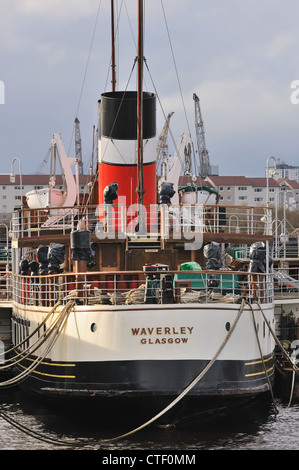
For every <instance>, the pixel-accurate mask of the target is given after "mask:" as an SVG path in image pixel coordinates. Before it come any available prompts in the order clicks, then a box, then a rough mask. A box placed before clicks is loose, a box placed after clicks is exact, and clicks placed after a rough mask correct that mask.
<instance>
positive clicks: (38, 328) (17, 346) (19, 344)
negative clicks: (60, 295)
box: [0, 300, 61, 370]
mask: <svg viewBox="0 0 299 470" xmlns="http://www.w3.org/2000/svg"><path fill="white" fill-rule="evenodd" d="M60 303H61V301H60V300H59V301H58V302H57V303H56V304H55V305H54V307H52V309H51V310H50V312H49V313H48V315H47V316H46V317H45V318H44V320H43V321H42V322H41V323H40V324H39V325H38V327H37V328H35V329H34V330H33V331H32V332H31V333H30V335H28V336H26V338H25V339H24V340H22V341H21V342H20V343H18V344H16V345H14V346H13V347H12V348H11V349H8V350H5V351H3V352H2V353H1V354H0V356H2V355H4V354H5V355H6V356H7V355H8V354H9V353H11V352H12V351H14V352H15V351H16V349H20V348H21V347H22V346H23V345H24V344H26V343H27V341H29V339H31V338H32V337H33V336H34V335H35V334H36V333H38V331H39V330H40V329H41V328H42V327H43V326H44V325H45V324H46V322H47V321H48V319H49V318H50V316H51V315H53V314H54V312H55V310H56V309H57V307H58V306H59V305H60ZM46 333H47V331H45V332H44V333H43V335H42V337H43V336H45V334H46ZM40 339H41V338H38V340H37V341H36V342H35V343H34V344H36V343H38V341H40ZM29 349H30V348H26V349H25V350H23V351H22V352H20V353H17V354H15V356H13V357H10V358H8V359H6V360H5V365H4V366H1V367H0V370H3V369H7V368H8V367H12V365H11V364H10V362H13V363H14V364H15V363H16V362H18V361H16V358H18V357H19V356H22V357H23V358H24V353H25V352H26V351H27V350H29Z"/></svg>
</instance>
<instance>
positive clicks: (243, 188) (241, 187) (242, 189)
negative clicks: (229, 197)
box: [238, 186, 247, 191]
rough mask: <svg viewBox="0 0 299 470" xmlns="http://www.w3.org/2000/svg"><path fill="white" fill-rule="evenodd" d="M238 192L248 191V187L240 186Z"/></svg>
mask: <svg viewBox="0 0 299 470" xmlns="http://www.w3.org/2000/svg"><path fill="white" fill-rule="evenodd" d="M238 190H239V191H247V186H239V187H238Z"/></svg>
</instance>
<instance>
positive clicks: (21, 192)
mask: <svg viewBox="0 0 299 470" xmlns="http://www.w3.org/2000/svg"><path fill="white" fill-rule="evenodd" d="M16 160H17V161H18V162H19V173H20V197H21V210H22V209H23V182H22V165H21V160H20V159H19V158H18V157H14V158H13V159H12V161H11V173H10V182H11V183H14V182H15V181H16V176H15V174H14V162H15V161H16Z"/></svg>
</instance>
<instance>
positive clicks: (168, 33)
mask: <svg viewBox="0 0 299 470" xmlns="http://www.w3.org/2000/svg"><path fill="white" fill-rule="evenodd" d="M161 6H162V11H163V16H164V21H165V26H166V31H167V36H168V40H169V45H170V50H171V54H172V59H173V63H174V68H175V73H176V76H177V81H178V86H179V89H180V95H181V100H182V104H183V109H184V114H185V119H186V123H187V127H188V132H189V135H191V132H190V126H189V121H188V116H187V111H186V106H185V101H184V97H183V93H182V87H181V83H180V78H179V74H178V69H177V65H176V60H175V56H174V51H173V46H172V42H171V38H170V32H169V28H168V24H167V18H166V13H165V9H164V5H163V0H161Z"/></svg>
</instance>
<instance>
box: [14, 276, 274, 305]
mask: <svg viewBox="0 0 299 470" xmlns="http://www.w3.org/2000/svg"><path fill="white" fill-rule="evenodd" d="M12 283H13V300H14V301H15V302H16V303H18V304H22V305H24V306H26V305H32V306H45V307H51V306H53V305H54V304H55V303H56V302H57V301H58V300H59V299H60V300H62V301H68V300H69V299H75V300H76V302H77V303H78V304H79V305H95V304H102V305H142V304H145V303H147V304H173V303H176V304H186V303H217V302H226V303H240V301H241V299H242V298H244V297H245V298H247V299H249V300H250V299H253V300H257V301H259V302H261V303H269V302H272V301H273V282H272V276H271V275H269V274H268V275H266V274H260V273H258V274H257V273H248V272H244V271H228V270H217V271H211V270H209V271H168V270H167V271H160V270H159V271H150V272H143V271H137V272H128V271H123V272H122V271H118V272H89V273H61V274H50V275H49V274H47V275H43V276H23V275H18V274H15V275H12Z"/></svg>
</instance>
